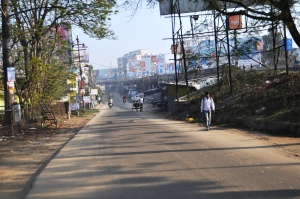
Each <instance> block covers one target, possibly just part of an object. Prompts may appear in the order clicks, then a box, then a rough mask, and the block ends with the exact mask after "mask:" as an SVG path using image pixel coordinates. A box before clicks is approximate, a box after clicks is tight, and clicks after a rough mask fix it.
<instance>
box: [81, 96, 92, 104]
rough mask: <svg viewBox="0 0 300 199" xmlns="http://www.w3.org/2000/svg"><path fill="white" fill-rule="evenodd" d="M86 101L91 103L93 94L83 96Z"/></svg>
mask: <svg viewBox="0 0 300 199" xmlns="http://www.w3.org/2000/svg"><path fill="white" fill-rule="evenodd" d="M83 101H84V103H85V104H86V103H91V96H83Z"/></svg>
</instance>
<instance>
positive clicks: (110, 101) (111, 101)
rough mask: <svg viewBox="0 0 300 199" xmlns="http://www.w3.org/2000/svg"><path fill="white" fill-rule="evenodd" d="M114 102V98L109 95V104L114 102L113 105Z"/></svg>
mask: <svg viewBox="0 0 300 199" xmlns="http://www.w3.org/2000/svg"><path fill="white" fill-rule="evenodd" d="M113 103H114V101H113V99H112V98H111V97H109V98H108V105H109V104H112V105H113Z"/></svg>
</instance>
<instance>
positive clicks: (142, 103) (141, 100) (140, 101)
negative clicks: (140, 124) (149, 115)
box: [139, 95, 144, 112]
mask: <svg viewBox="0 0 300 199" xmlns="http://www.w3.org/2000/svg"><path fill="white" fill-rule="evenodd" d="M139 103H140V111H141V112H143V108H144V107H143V105H144V98H143V96H142V95H141V96H140V99H139Z"/></svg>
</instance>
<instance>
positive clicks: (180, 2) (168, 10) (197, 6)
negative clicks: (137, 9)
mask: <svg viewBox="0 0 300 199" xmlns="http://www.w3.org/2000/svg"><path fill="white" fill-rule="evenodd" d="M224 2H226V1H223V0H218V1H207V0H197V1H192V0H177V1H174V0H161V1H159V10H160V14H161V15H170V14H172V10H173V9H175V11H174V10H173V13H174V14H175V13H178V11H179V10H180V13H194V12H202V11H207V10H213V7H215V6H218V8H219V9H224ZM236 2H238V3H239V4H242V5H244V6H245V7H250V6H255V5H259V2H258V1H255V2H253V1H249V0H239V1H236ZM172 3H173V5H172ZM211 3H214V6H211ZM261 3H263V4H267V3H266V1H261ZM172 7H173V9H172ZM237 7H239V6H238V5H237V3H229V2H227V3H226V8H237Z"/></svg>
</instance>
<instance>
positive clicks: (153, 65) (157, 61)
mask: <svg viewBox="0 0 300 199" xmlns="http://www.w3.org/2000/svg"><path fill="white" fill-rule="evenodd" d="M117 70H118V72H117V74H118V78H120V79H128V78H129V79H132V78H140V77H145V76H154V75H164V74H171V73H174V72H175V67H174V63H167V62H166V58H165V55H164V54H156V53H149V52H148V50H145V49H141V50H136V51H132V52H129V53H127V54H125V55H124V56H123V57H120V58H118V69H117Z"/></svg>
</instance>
